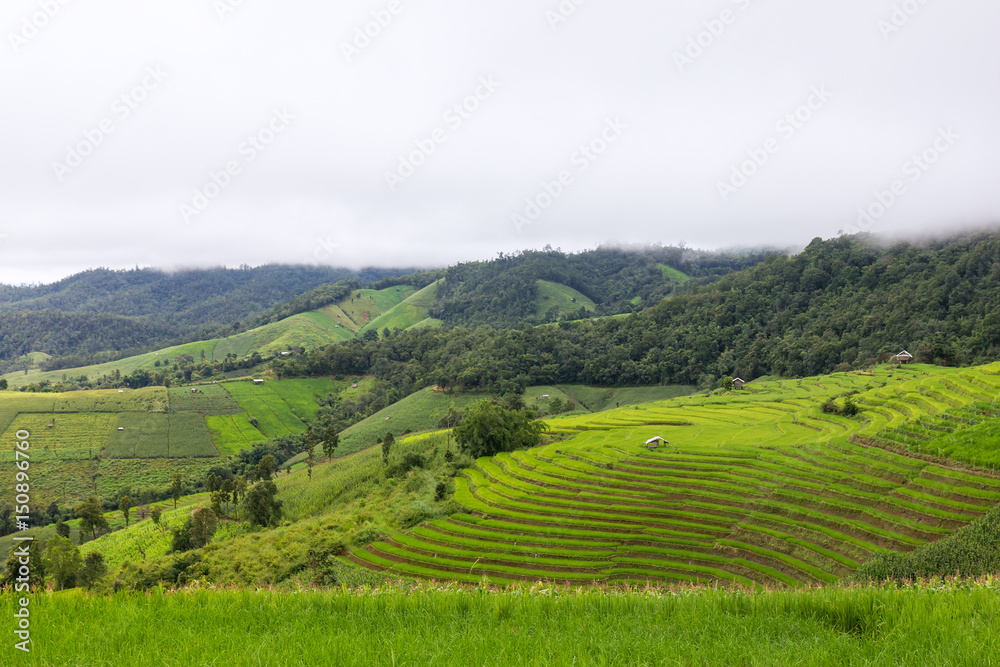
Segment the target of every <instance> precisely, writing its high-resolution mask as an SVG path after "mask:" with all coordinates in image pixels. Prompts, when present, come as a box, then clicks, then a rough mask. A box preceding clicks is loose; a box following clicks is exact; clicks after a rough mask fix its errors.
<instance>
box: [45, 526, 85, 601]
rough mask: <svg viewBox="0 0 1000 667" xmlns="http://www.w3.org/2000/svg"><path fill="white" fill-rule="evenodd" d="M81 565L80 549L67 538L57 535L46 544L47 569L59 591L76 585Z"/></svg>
mask: <svg viewBox="0 0 1000 667" xmlns="http://www.w3.org/2000/svg"><path fill="white" fill-rule="evenodd" d="M81 564H82V560H81V558H80V549H79V548H78V547H77V546H76V545H75V544H73V543H72V542H70V541H69V540H68V539H66V538H65V537H61V536H59V535H56V536H55V537H52V538H50V539H49V541H48V542H46V548H45V569H46V570H47V571H48V572H50V573H51V574H52V577H53V578H54V579H55V580H56V584H58V586H59V590H64V589H65V588H66V586H67V585H69V586H70V587H72V586H73V585H74V584H75V583H76V575H77V573H78V572H79V571H80V565H81Z"/></svg>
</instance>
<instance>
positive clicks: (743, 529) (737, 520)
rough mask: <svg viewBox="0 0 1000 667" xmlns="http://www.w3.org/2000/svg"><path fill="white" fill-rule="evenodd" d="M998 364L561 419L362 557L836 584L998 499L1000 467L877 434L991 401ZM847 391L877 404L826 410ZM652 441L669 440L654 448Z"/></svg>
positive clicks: (399, 565) (579, 577)
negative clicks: (880, 444)
mask: <svg viewBox="0 0 1000 667" xmlns="http://www.w3.org/2000/svg"><path fill="white" fill-rule="evenodd" d="M998 371H1000V365H994V366H991V367H983V368H978V369H967V370H961V371H960V370H957V369H944V368H934V367H924V366H911V367H905V368H902V369H898V370H892V369H885V368H881V369H879V370H878V371H877V372H876V373H875V374H874V375H871V376H868V375H863V374H853V373H851V374H836V375H832V376H825V377H821V378H809V379H805V380H783V381H774V382H757V383H752V384H751V385H748V387H747V390H746V391H742V392H729V393H716V394H713V395H712V396H706V395H698V396H687V397H681V398H677V399H674V400H670V401H663V402H658V403H646V404H643V405H641V406H631V407H621V408H618V409H612V410H610V411H607V412H601V413H598V414H592V415H588V414H579V415H575V416H569V417H556V418H552V419H549V420H548V427H549V430H550V431H551V432H553V433H557V434H558V433H561V434H564V435H568V436H572V437H571V439H569V440H567V441H564V442H559V443H556V444H551V445H548V446H543V447H541V448H537V449H534V450H530V451H526V452H514V453H512V454H501V455H500V456H497V457H495V458H493V459H481V460H479V461H477V462H476V466H475V467H474V468H471V469H468V470H466V472H465V475H464V477H463V478H460V479H458V480H457V489H456V495H455V498H456V500H457V501H458V503H459V504H460V505H461V506H463V507H464V508H465V510H466V511H465V512H464V513H461V514H458V515H455V516H452V517H451V518H449V519H446V520H439V521H434V522H431V523H429V524H427V525H425V526H419V527H417V528H414V529H413V530H411V531H410V532H408V533H405V534H399V535H393V536H392V537H391V539H388V540H384V541H379V542H375V543H374V544H372V545H370V546H368V547H367V548H365V549H359V550H356V551H354V552H353V554H352V559H353V560H354V561H355V562H356V563H358V564H362V565H367V566H368V567H371V568H373V569H376V570H389V571H392V572H397V573H400V574H407V575H411V576H420V577H431V578H439V579H449V578H451V579H458V580H468V579H469V578H470V577H481V576H484V575H485V576H489V577H490V578H491V580H493V581H496V582H509V581H517V580H528V581H534V580H538V579H551V580H558V581H573V582H579V583H610V582H619V581H647V580H649V581H659V582H668V583H669V582H690V583H705V584H724V585H740V586H750V587H753V586H775V585H779V586H781V585H784V586H793V587H797V586H803V585H819V584H829V583H832V582H835V581H838V580H840V579H841V578H843V577H845V576H848V575H850V574H851V573H852V572H853V571H854V570H855V569H857V567H858V566H859V565H860V564H861V563H864V562H866V561H867V560H870V559H871V558H872V557H874V556H875V555H877V554H880V553H884V552H886V551H887V550H893V551H912V550H914V549H916V548H919V547H921V546H923V545H926V544H930V543H933V542H935V541H937V540H940V539H942V538H943V537H946V536H948V535H951V534H953V533H954V532H955V531H956V530H958V529H960V528H962V527H963V526H965V525H968V524H969V522H971V521H974V520H975V519H977V518H978V517H981V516H983V515H984V514H985V513H986V512H987V511H988V510H989V509H990V508H991V507H993V506H995V505H996V504H998V503H1000V476H994V475H987V474H984V473H981V472H976V471H974V470H971V469H968V470H964V471H961V470H955V469H953V468H948V467H942V466H941V465H937V464H935V463H934V462H932V461H927V460H923V459H916V458H912V457H907V456H904V455H902V453H899V454H897V453H893V452H891V451H888V450H887V449H884V448H872V447H870V446H869V445H868V443H870V442H871V440H872V439H876V438H878V437H879V435H880V434H882V433H884V432H885V429H886V428H887V427H891V428H893V429H896V430H898V429H902V428H904V427H911V428H913V429H918V428H919V424H920V423H921V422H920V421H919V420H920V419H930V418H933V419H945V418H946V417H947V415H949V414H951V413H952V412H954V411H955V410H960V409H970V408H973V407H974V406H976V405H978V404H980V402H981V401H982V400H984V399H986V398H989V396H988V395H987V394H986V393H982V394H980V393H979V392H976V391H965V390H964V389H961V388H960V387H959V383H958V380H959V379H961V378H963V377H964V378H966V380H967V382H968V384H969V386H971V387H982V389H983V391H984V392H985V391H987V390H986V388H985V387H986V386H987V385H989V383H990V382H992V381H993V378H996V377H998V375H997V373H998ZM977 383H978V384H977ZM962 386H965V385H964V384H963V385H962ZM852 391H857V392H860V393H858V394H857V395H856V396H855V400H856V401H857V403H858V404H859V405H861V406H870V409H866V410H865V412H863V413H862V415H861V416H860V417H859V418H856V419H848V418H846V417H842V416H838V415H831V414H826V413H824V412H823V411H821V410H820V405H821V404H822V403H823V402H824V401H825V400H827V399H830V398H835V397H838V396H841V395H843V394H845V393H848V392H852ZM584 393H586V392H584ZM564 394H565V392H564ZM591 395H596V394H594V393H593V392H591ZM993 398H994V400H995V398H996V394H995V393H994V394H993ZM929 399H932V400H933V401H934V402H935V404H937V405H939V406H940V408H936V409H935V408H931V407H929V406H931V405H932V404H931V403H930V402H928V400H929ZM932 410H933V412H932ZM925 411H926V412H925ZM955 423H956V422H952V424H953V425H954V424H955ZM928 428H929V427H928ZM893 432H895V431H891V430H890V431H889V433H893ZM654 436H661V437H662V438H664V439H665V440H666V441H667V442H668V443H669V444H667V445H664V446H657V447H655V448H652V447H648V446H647V445H646V444H645V443H646V441H647V440H649V439H650V438H653V437H654ZM859 438H868V440H865V439H859ZM890 444H891V443H890ZM977 451H979V450H978V449H974V448H968V449H966V450H965V453H966V455H967V458H968V459H969V463H978V464H981V465H986V464H989V463H991V461H992V459H978V460H977V459H976V458H975V457H974V456H973V455H972V454H974V453H975V452H977Z"/></svg>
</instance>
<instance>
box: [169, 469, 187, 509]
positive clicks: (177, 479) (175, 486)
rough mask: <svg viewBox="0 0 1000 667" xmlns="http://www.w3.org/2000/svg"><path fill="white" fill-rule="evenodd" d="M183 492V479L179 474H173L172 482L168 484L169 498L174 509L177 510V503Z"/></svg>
mask: <svg viewBox="0 0 1000 667" xmlns="http://www.w3.org/2000/svg"><path fill="white" fill-rule="evenodd" d="M183 491H184V478H183V477H181V474H180V473H179V472H176V473H174V477H173V481H172V482H171V483H170V497H171V498H172V499H173V501H174V509H177V501H178V500H180V499H181V493H183Z"/></svg>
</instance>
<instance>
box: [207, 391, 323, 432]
mask: <svg viewBox="0 0 1000 667" xmlns="http://www.w3.org/2000/svg"><path fill="white" fill-rule="evenodd" d="M271 384H274V383H265V384H263V385H254V384H252V383H250V382H228V383H226V385H225V389H226V391H228V392H229V393H230V394H231V395H232V397H233V398H234V399H235V400H236V402H237V403H239V405H240V407H241V408H243V410H244V411H245V412H246V413H247V416H248V417H253V418H254V419H256V420H257V423H258V425H259V428H260V430H261V432H263V433H264V435H266V436H267V437H269V438H274V437H277V436H281V435H288V434H290V433H302V432H303V431H305V430H306V425H305V424H304V423H302V420H300V419H299V418H298V417H296V416H295V413H294V412H292V409H291V407H290V406H289V404H288V403H287V402H286V401H285V400H284V399H283V398H282V397H281V395H280V394H279V393H278V392H277V391H275V390H274V389H273V388H272V387H271V386H270V385H271Z"/></svg>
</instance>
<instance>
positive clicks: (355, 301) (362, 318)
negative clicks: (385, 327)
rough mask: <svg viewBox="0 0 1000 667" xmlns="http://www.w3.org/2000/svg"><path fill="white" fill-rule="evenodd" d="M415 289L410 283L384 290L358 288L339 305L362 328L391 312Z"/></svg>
mask: <svg viewBox="0 0 1000 667" xmlns="http://www.w3.org/2000/svg"><path fill="white" fill-rule="evenodd" d="M415 291H416V290H415V289H414V288H413V287H411V286H409V285H397V286H396V287H389V288H387V289H384V290H370V289H362V290H356V291H354V292H353V293H352V294H351V296H349V297H347V298H346V299H344V300H343V301H341V302H340V303H339V304H337V305H338V306H339V308H340V310H341V312H343V314H344V315H346V316H347V317H348V318H349V319H350V320H351V321H352V322H353V323H354V325H355V326H356V327H357V328H358V330H360V329H362V328H364V326H365V325H367V324H368V323H370V322H371V321H373V320H374V319H376V318H377V317H379V316H381V315H382V314H383V313H387V312H389V311H390V310H392V309H393V308H394V307H395V306H397V305H399V304H400V303H402V302H403V301H404V300H405V299H406V298H407V297H408V296H410V295H411V294H413V293H414V292H415Z"/></svg>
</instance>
